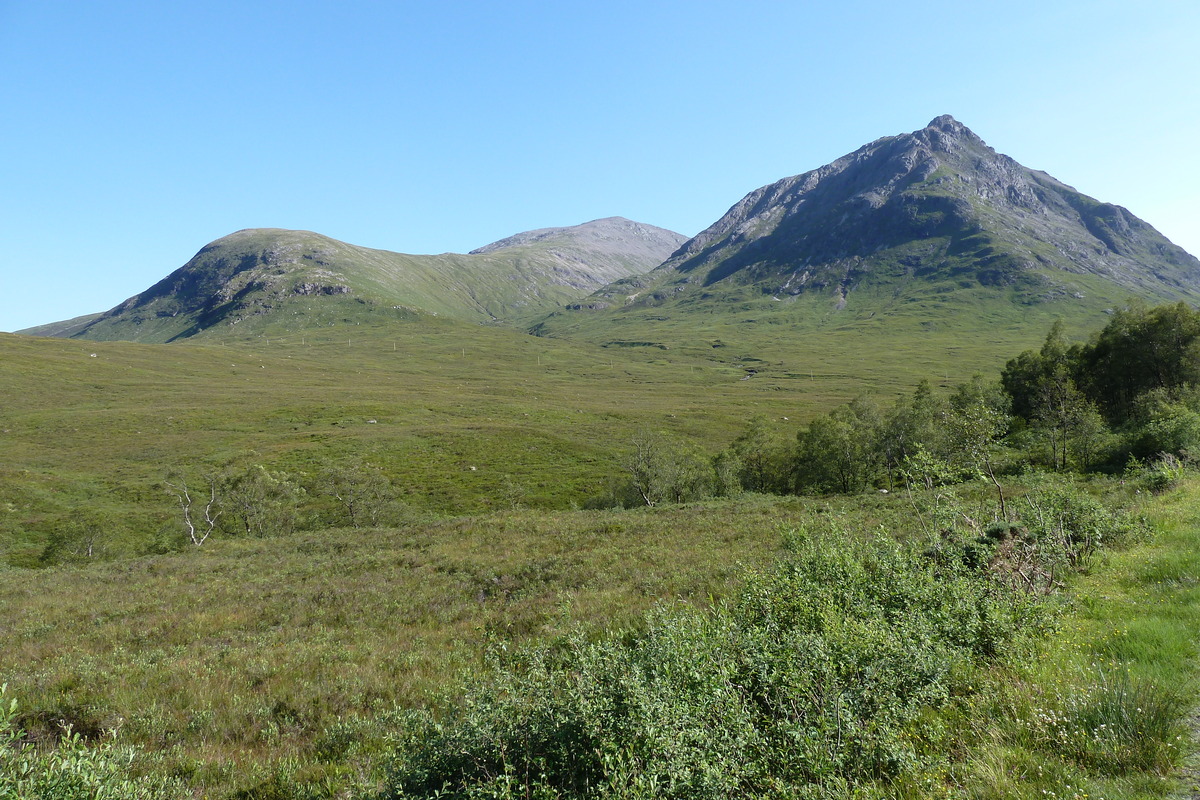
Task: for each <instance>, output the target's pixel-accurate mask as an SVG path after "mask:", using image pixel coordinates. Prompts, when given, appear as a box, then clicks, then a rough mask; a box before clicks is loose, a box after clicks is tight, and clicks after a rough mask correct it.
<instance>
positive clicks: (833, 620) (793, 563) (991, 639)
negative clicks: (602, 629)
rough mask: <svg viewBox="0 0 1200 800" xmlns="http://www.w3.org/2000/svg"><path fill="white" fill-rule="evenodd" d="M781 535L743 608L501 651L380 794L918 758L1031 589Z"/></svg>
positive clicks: (763, 775)
mask: <svg viewBox="0 0 1200 800" xmlns="http://www.w3.org/2000/svg"><path fill="white" fill-rule="evenodd" d="M788 540H789V541H790V542H791V546H792V547H793V549H794V552H793V553H792V554H791V555H789V556H788V557H787V558H786V559H784V560H783V561H782V562H781V563H780V564H779V565H778V566H776V567H775V568H773V569H770V570H767V571H764V572H760V573H755V574H752V575H750V576H749V578H748V580H747V582H746V585H745V587H744V588H743V590H742V591H741V593H740V594H739V596H738V598H737V599H736V600H735V601H733V602H731V603H728V604H723V605H720V606H718V607H716V608H713V609H711V610H708V611H695V610H688V609H683V608H670V609H660V610H658V611H656V612H654V613H652V614H651V615H650V616H648V617H647V619H646V621H645V627H644V630H642V631H641V632H639V633H637V634H625V635H618V636H614V637H610V638H605V639H601V640H600V641H596V642H591V641H588V640H587V639H585V638H582V637H578V636H576V637H571V638H567V639H565V640H561V641H559V642H557V643H554V644H548V645H544V646H541V647H538V648H533V649H530V650H522V651H519V652H518V653H517V654H515V655H514V656H511V657H509V656H507V655H505V654H504V653H502V652H500V651H497V652H494V653H493V660H492V663H491V668H490V672H489V674H488V676H487V678H486V679H483V680H479V681H476V682H474V683H472V684H471V685H470V688H469V690H468V694H467V696H466V698H465V699H464V700H463V701H462V702H461V703H457V704H454V706H453V710H452V711H451V713H450V714H449V715H448V716H445V717H443V718H435V717H424V718H420V717H418V718H414V719H413V720H412V721H411V722H410V724H409V726H407V727H406V729H405V732H404V733H403V734H402V735H401V737H400V739H399V741H398V748H397V752H396V755H395V757H394V759H393V762H392V763H393V766H392V778H391V780H390V782H389V783H390V786H391V789H390V792H389V793H388V794H387V796H388V797H394V798H403V797H428V796H440V797H462V798H466V797H487V798H508V797H518V796H520V797H527V796H532V797H562V798H568V797H625V796H634V797H649V796H657V797H664V798H669V797H688V798H728V797H777V796H812V797H817V796H834V795H836V793H837V792H838V791H839V790H840V788H844V787H846V786H847V785H859V786H867V785H870V784H871V783H872V782H874V781H888V780H893V779H896V778H898V777H899V776H901V775H906V774H913V773H916V772H919V771H920V770H921V769H922V768H923V759H924V754H923V753H922V752H921V751H920V750H919V748H918V745H917V743H918V741H919V737H916V736H914V734H915V732H916V731H917V730H918V729H919V728H920V726H921V723H922V720H923V719H924V717H925V715H926V714H927V713H928V710H929V709H931V708H941V707H945V706H946V705H947V704H949V703H950V702H951V700H952V698H953V697H954V696H955V695H957V694H959V693H963V692H967V691H969V689H968V686H967V681H968V680H969V676H970V675H971V673H972V670H973V669H975V668H977V667H978V666H980V665H982V664H984V663H986V662H987V660H989V659H994V658H996V657H997V656H998V655H1000V654H1002V653H1003V652H1005V650H1006V648H1007V646H1008V644H1009V643H1010V642H1011V641H1012V640H1013V638H1014V637H1015V636H1017V635H1018V634H1019V632H1020V631H1021V630H1022V629H1023V628H1024V627H1025V626H1028V625H1030V624H1031V623H1033V622H1034V621H1036V620H1037V619H1038V613H1037V608H1038V606H1037V602H1036V601H1035V600H1034V599H1033V596H1032V595H1029V594H1027V593H1025V592H1023V591H1018V590H1015V589H1014V590H1010V591H1006V592H1005V591H998V590H997V584H996V583H994V582H993V581H992V580H991V579H990V578H989V577H988V574H987V573H986V571H980V570H978V569H975V568H973V567H970V566H967V565H965V564H963V563H961V562H940V561H934V560H929V559H927V558H925V557H924V556H923V555H921V554H920V553H916V552H913V551H911V550H909V549H906V548H904V547H901V546H899V545H897V544H895V543H892V542H888V541H876V540H870V539H864V538H861V537H853V536H852V537H849V538H847V537H846V535H845V534H844V533H841V532H837V533H836V535H830V536H819V537H814V536H809V535H805V534H799V535H797V534H792V535H789V536H788ZM631 786H638V787H642V788H640V789H639V790H637V791H635V792H632V793H630V794H625V792H629V791H630V789H629V787H631ZM805 792H807V793H808V794H804V793H805Z"/></svg>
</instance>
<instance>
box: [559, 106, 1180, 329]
mask: <svg viewBox="0 0 1200 800" xmlns="http://www.w3.org/2000/svg"><path fill="white" fill-rule="evenodd" d="M964 292H970V293H973V295H974V297H975V301H978V300H980V299H985V300H986V298H991V299H990V300H986V302H991V303H995V302H1005V303H1015V304H1018V305H1026V306H1028V305H1045V306H1046V307H1047V308H1046V310H1047V311H1052V312H1053V313H1056V314H1067V315H1070V314H1072V313H1074V312H1075V310H1077V309H1086V310H1089V311H1096V310H1097V309H1100V308H1103V307H1105V306H1106V305H1111V304H1113V303H1114V302H1123V301H1125V300H1128V299H1129V298H1131V297H1141V298H1146V299H1149V300H1176V299H1184V300H1189V301H1192V302H1195V301H1197V300H1200V261H1197V259H1196V258H1195V257H1193V256H1191V255H1189V254H1188V253H1186V252H1185V251H1184V250H1183V249H1181V248H1180V247H1177V246H1176V245H1174V244H1172V243H1171V242H1170V241H1168V240H1167V239H1166V238H1165V237H1164V236H1162V234H1160V233H1158V231H1156V230H1154V228H1152V227H1151V226H1150V225H1148V224H1147V223H1145V222H1143V221H1142V220H1140V219H1138V218H1137V217H1135V216H1134V215H1133V214H1131V213H1130V212H1129V211H1127V210H1126V209H1124V208H1121V207H1120V206H1116V205H1111V204H1108V203H1102V202H1099V201H1097V200H1094V199H1092V198H1090V197H1087V196H1086V195H1083V194H1081V193H1080V192H1078V191H1076V190H1075V189H1073V188H1072V187H1070V186H1068V185H1066V184H1064V183H1062V182H1060V181H1058V180H1055V179H1054V178H1052V177H1050V176H1049V175H1047V174H1046V173H1044V172H1038V171H1036V170H1032V169H1028V168H1026V167H1023V166H1021V165H1020V164H1019V163H1017V162H1016V161H1014V160H1013V159H1011V158H1009V157H1008V156H1004V155H1001V154H999V153H997V152H996V151H995V150H993V149H992V148H991V147H989V146H988V145H987V144H985V143H984V141H983V140H982V139H980V138H979V137H978V136H976V135H975V134H974V133H973V132H971V131H970V130H969V129H967V128H966V127H965V126H964V125H962V124H961V123H959V122H958V121H956V120H955V119H954V118H953V117H950V116H942V117H938V118H937V119H934V120H933V121H932V122H930V123H929V125H928V126H926V127H925V128H923V129H921V130H918V131H915V132H913V133H908V134H903V135H899V136H888V137H885V138H882V139H878V140H877V141H874V142H872V143H870V144H868V145H866V146H864V147H862V148H860V149H858V150H856V151H854V152H853V153H850V154H849V155H846V156H844V157H842V158H840V159H838V160H837V161H834V162H833V163H832V164H828V165H826V166H824V167H821V168H820V169H815V170H812V171H810V172H806V173H804V174H801V175H796V176H794V177H790V178H785V179H783V180H780V181H777V182H776V183H773V184H771V185H769V186H765V187H763V188H761V189H758V190H756V191H754V192H751V193H750V194H748V195H747V196H746V197H745V198H743V199H742V200H741V201H740V202H739V203H737V204H736V205H734V206H733V207H732V208H731V209H730V210H729V211H728V212H727V213H726V214H725V215H724V216H723V217H721V219H719V220H718V221H717V222H715V223H714V224H713V225H711V226H710V227H709V228H707V229H706V230H705V231H703V232H702V233H700V234H699V235H698V236H696V237H695V238H693V239H691V240H690V241H688V242H687V243H686V244H685V245H684V246H683V247H681V248H680V249H679V250H678V251H677V252H676V253H675V254H674V255H673V256H672V257H671V258H670V259H669V260H668V261H666V262H665V263H664V264H663V265H662V266H660V267H658V268H657V269H656V270H654V271H653V272H652V273H650V274H648V275H645V276H636V277H630V278H626V279H623V280H621V281H618V282H617V283H615V284H613V285H611V286H609V287H606V288H604V289H602V290H600V291H599V292H597V293H596V294H595V295H593V296H592V297H590V298H587V299H586V300H584V301H581V302H579V303H576V304H573V305H572V306H571V309H572V310H574V311H576V312H579V311H589V310H590V311H602V310H604V309H606V308H607V309H610V310H611V309H614V308H622V307H639V306H640V307H657V308H658V311H656V312H655V314H656V315H658V316H661V315H662V313H664V312H667V311H670V310H673V311H675V312H679V313H683V312H686V311H687V310H689V309H699V310H703V311H704V312H705V313H719V312H721V311H722V309H725V310H729V309H733V308H740V307H741V306H740V305H739V304H745V303H750V304H756V303H757V304H760V305H763V306H764V308H765V307H766V306H771V305H774V306H775V307H776V309H777V310H778V309H783V308H786V307H787V306H788V304H789V303H794V302H796V301H798V300H800V299H802V298H807V299H810V300H811V299H813V298H815V297H821V298H824V299H825V300H827V301H828V306H825V308H830V309H833V310H843V309H845V310H846V311H847V314H848V315H851V316H852V315H853V314H855V313H868V314H871V315H874V314H879V313H883V314H891V313H899V312H902V311H903V305H904V303H905V302H908V301H914V300H918V299H929V298H930V297H931V296H932V295H934V294H937V295H941V302H947V301H950V300H952V299H953V298H954V297H961V296H962V294H963V293H964ZM806 306H807V304H806ZM1051 306H1053V307H1054V308H1053V309H1052V308H1050V307H1051ZM818 307H820V306H818ZM631 314H632V311H631ZM577 323H578V320H575V321H573V320H572V315H571V314H569V313H568V314H559V315H556V316H555V317H554V318H552V319H550V320H547V321H546V322H545V323H544V324H543V325H542V326H540V328H539V330H540V331H542V332H554V331H556V330H565V329H568V328H571V327H572V326H574V325H576V324H577ZM588 324H593V323H588ZM595 324H599V323H598V322H597V323H595ZM598 335H604V334H603V333H600V334H598Z"/></svg>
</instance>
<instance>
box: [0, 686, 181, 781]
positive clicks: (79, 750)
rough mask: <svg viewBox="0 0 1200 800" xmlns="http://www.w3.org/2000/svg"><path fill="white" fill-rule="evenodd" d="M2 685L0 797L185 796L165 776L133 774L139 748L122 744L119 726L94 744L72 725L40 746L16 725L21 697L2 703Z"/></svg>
mask: <svg viewBox="0 0 1200 800" xmlns="http://www.w3.org/2000/svg"><path fill="white" fill-rule="evenodd" d="M7 688H8V687H7V685H5V686H0V800H97V799H98V798H104V800H163V799H164V798H170V797H182V796H183V791H182V787H180V786H178V785H176V784H173V783H170V782H168V781H165V780H150V779H146V778H134V777H131V776H130V774H129V766H130V763H131V762H132V760H133V757H134V752H133V751H132V750H124V749H121V748H118V747H117V746H116V743H115V741H114V740H115V732H113V733H111V734H110V736H109V738H108V739H107V740H106V741H104V742H102V743H100V744H98V745H95V746H92V745H89V744H88V743H87V742H86V741H85V740H84V739H83V737H82V736H80V735H79V734H78V733H75V732H73V731H72V730H71V729H70V728H69V727H68V728H67V729H66V730H65V731H64V733H63V735H62V736H61V737H60V738H59V740H58V745H57V747H55V748H54V749H53V750H48V751H45V752H42V751H39V750H38V749H37V748H36V747H34V746H33V745H32V744H30V743H29V742H26V741H25V740H24V733H23V732H22V731H21V730H19V729H18V728H17V727H16V724H15V718H16V714H17V701H16V700H15V699H14V700H11V701H9V702H8V704H7V705H5V704H4V703H3V700H4V697H5V694H6V692H7Z"/></svg>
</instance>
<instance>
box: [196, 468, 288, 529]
mask: <svg viewBox="0 0 1200 800" xmlns="http://www.w3.org/2000/svg"><path fill="white" fill-rule="evenodd" d="M218 481H219V482H218V487H217V494H218V498H219V500H220V503H221V507H222V508H223V509H224V510H225V514H224V515H223V517H222V520H223V524H224V527H225V530H226V531H227V532H228V533H229V534H231V535H234V536H241V535H245V536H255V537H264V536H278V535H281V534H288V533H291V532H292V531H294V530H295V529H296V526H297V522H298V518H299V499H300V496H301V495H302V494H303V492H304V490H303V489H302V488H301V487H300V486H299V485H298V484H296V483H295V482H293V481H292V480H291V479H290V478H289V477H288V476H287V475H286V474H285V473H283V472H279V471H276V472H272V471H271V470H269V469H267V468H266V467H264V466H263V465H262V464H251V465H249V466H247V467H244V468H241V469H228V470H226V471H225V472H224V473H223V474H222V475H221V476H220V478H219V479H218Z"/></svg>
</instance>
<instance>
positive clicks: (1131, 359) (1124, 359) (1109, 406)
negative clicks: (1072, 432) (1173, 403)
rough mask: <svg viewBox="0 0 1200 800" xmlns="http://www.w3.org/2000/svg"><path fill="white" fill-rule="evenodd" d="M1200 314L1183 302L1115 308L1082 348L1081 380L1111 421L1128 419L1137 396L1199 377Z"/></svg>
mask: <svg viewBox="0 0 1200 800" xmlns="http://www.w3.org/2000/svg"><path fill="white" fill-rule="evenodd" d="M1198 337H1200V313H1198V312H1196V311H1194V310H1192V309H1191V308H1189V307H1188V306H1187V305H1186V304H1184V303H1177V304H1175V305H1167V306H1156V307H1154V308H1149V309H1147V308H1146V307H1144V306H1133V307H1130V308H1126V309H1123V310H1119V311H1117V312H1116V313H1115V314H1114V315H1113V318H1112V321H1110V322H1109V323H1108V325H1106V326H1105V327H1104V329H1103V330H1102V331H1100V333H1098V334H1097V335H1096V336H1095V337H1093V339H1092V341H1090V342H1089V343H1088V344H1087V345H1086V346H1085V347H1083V348H1082V349H1081V350H1080V351H1079V352H1078V365H1077V367H1076V370H1077V379H1078V380H1079V382H1080V384H1081V386H1082V387H1083V389H1084V391H1085V393H1086V394H1087V395H1088V397H1089V398H1090V399H1091V400H1093V402H1095V403H1097V404H1098V405H1099V406H1100V407H1101V408H1102V409H1103V410H1104V413H1105V415H1106V416H1107V417H1108V419H1109V421H1110V422H1113V423H1114V424H1120V423H1121V422H1123V421H1124V420H1125V419H1127V418H1128V416H1129V414H1130V411H1131V409H1132V408H1133V405H1134V403H1135V402H1136V400H1137V398H1138V397H1139V396H1140V395H1142V394H1144V393H1146V392H1149V391H1153V390H1156V389H1166V390H1169V391H1170V390H1176V389H1179V388H1181V387H1183V386H1185V385H1188V384H1192V383H1195V382H1196V381H1197V380H1200V360H1198V359H1200V343H1198V341H1197V339H1198Z"/></svg>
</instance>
